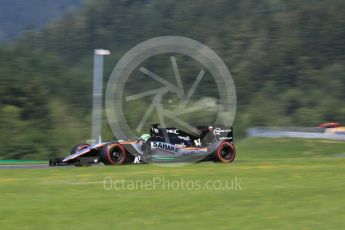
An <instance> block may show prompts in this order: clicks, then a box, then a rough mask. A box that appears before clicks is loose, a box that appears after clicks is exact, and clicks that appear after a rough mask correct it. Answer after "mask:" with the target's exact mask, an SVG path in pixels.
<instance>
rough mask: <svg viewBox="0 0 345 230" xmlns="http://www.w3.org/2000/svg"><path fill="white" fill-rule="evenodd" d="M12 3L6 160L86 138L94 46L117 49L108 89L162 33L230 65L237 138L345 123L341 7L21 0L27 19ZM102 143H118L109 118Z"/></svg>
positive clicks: (230, 0) (4, 63)
mask: <svg viewBox="0 0 345 230" xmlns="http://www.w3.org/2000/svg"><path fill="white" fill-rule="evenodd" d="M11 2H12V1H6V0H0V9H1V10H0V22H1V23H0V25H1V27H0V31H1V32H0V33H1V37H2V38H4V39H3V40H0V41H3V43H2V44H1V43H0V81H1V84H0V141H1V148H0V158H2V159H8V158H12V159H20V158H24V159H47V158H48V157H51V156H55V155H59V154H60V155H61V153H65V152H67V151H68V150H69V148H70V147H71V146H72V145H73V144H75V143H78V142H84V141H85V140H86V139H88V138H89V136H90V126H91V90H92V65H93V63H92V62H93V49H95V48H104V49H109V50H111V52H112V55H111V56H108V57H106V58H105V65H104V67H105V78H106V79H105V82H106V81H107V78H108V77H109V75H110V73H111V71H112V69H113V67H114V65H115V63H116V62H117V61H118V60H119V59H120V58H121V56H122V55H124V54H125V53H126V52H127V51H128V50H129V49H130V48H132V47H133V46H135V45H136V44H137V43H139V42H142V41H144V40H146V39H149V38H152V37H155V36H163V35H176V36H185V37H190V38H192V39H195V40H197V41H200V42H202V43H204V44H205V45H207V46H208V47H210V48H211V49H213V50H214V51H215V52H216V53H217V54H218V55H219V56H220V57H221V58H222V59H223V60H224V62H225V63H226V64H227V66H228V67H229V69H230V71H231V73H232V76H233V78H234V81H235V84H236V89H237V97H238V101H237V104H238V107H237V115H236V119H235V123H234V126H235V130H236V136H237V138H241V137H243V136H244V133H245V129H246V128H247V127H251V126H316V125H317V124H318V123H321V122H325V121H337V122H341V123H345V106H344V101H345V43H344V41H345V13H344V9H345V1H343V0H327V1H325V0H319V1H316V0H305V1H297V0H290V1H282V0H241V1H240V0H214V1H208V0H199V1H192V0H180V1H175V0H163V1H161V0H117V1H113V0H97V1H86V2H83V1H44V2H46V3H45V4H44V5H38V4H37V1H34V0H30V1H25V3H24V2H22V1H21V2H19V3H18V4H19V6H20V4H24V5H21V7H26V8H25V9H26V10H27V13H28V14H29V13H30V14H32V15H33V16H32V17H26V18H32V21H31V22H28V19H25V20H23V17H21V16H23V14H18V15H17V14H16V12H17V11H14V12H10V11H6V7H8V6H11V4H12V3H11ZM41 2H42V1H41ZM49 2H50V3H51V4H49ZM54 2H59V4H57V3H54ZM46 5H47V6H46ZM19 6H18V7H19ZM69 7H74V8H73V9H74V10H73V11H69V10H67V11H63V10H61V9H69ZM75 7H77V8H78V9H76V8H75ZM38 9H40V10H39V11H38ZM49 9H50V10H49ZM51 9H53V10H51ZM59 9H60V11H59ZM53 12H60V13H53ZM6 14H11V15H12V17H13V16H14V15H15V16H16V17H14V18H15V19H16V20H11V18H9V16H8V15H7V16H6ZM37 14H38V15H41V16H42V17H41V18H40V19H39V21H38V22H37V21H35V20H36V19H34V18H33V17H34V15H37ZM42 14H44V15H42ZM58 16H59V18H60V19H59V20H57V19H56V18H57V17H58ZM23 21H25V22H27V23H32V26H33V28H34V29H33V30H29V29H27V28H25V27H26V26H27V25H24V24H23ZM42 26H43V28H42ZM18 34H20V36H19V35H18ZM14 37H17V38H16V39H13V38H14ZM5 40H6V43H5ZM185 71H186V72H188V69H187V70H185ZM186 77H187V78H188V76H186ZM192 77H193V79H194V78H195V75H193V76H192ZM141 84H144V85H145V82H142V83H141ZM204 91H207V89H204ZM140 106H142V107H143V108H144V107H147V104H146V103H136V108H137V109H138V110H139V108H140ZM129 117H130V116H129ZM104 119H105V118H104ZM130 119H131V117H130ZM130 119H129V120H130ZM105 121H106V119H105ZM104 137H105V138H106V139H112V138H113V136H112V135H111V132H110V130H109V127H108V125H107V123H106V122H104Z"/></svg>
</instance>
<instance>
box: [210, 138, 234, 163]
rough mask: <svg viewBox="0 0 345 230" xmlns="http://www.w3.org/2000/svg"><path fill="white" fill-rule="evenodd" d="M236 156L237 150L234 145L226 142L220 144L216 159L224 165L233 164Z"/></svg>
mask: <svg viewBox="0 0 345 230" xmlns="http://www.w3.org/2000/svg"><path fill="white" fill-rule="evenodd" d="M235 156H236V150H235V146H234V144H233V143H230V142H227V141H224V142H222V143H220V145H219V146H218V148H217V150H216V152H215V158H216V161H218V162H222V163H231V162H233V161H234V159H235Z"/></svg>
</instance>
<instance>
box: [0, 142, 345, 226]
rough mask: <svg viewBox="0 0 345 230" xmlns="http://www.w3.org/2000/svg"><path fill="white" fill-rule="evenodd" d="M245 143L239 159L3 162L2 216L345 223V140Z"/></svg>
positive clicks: (28, 220) (62, 222)
mask: <svg viewBox="0 0 345 230" xmlns="http://www.w3.org/2000/svg"><path fill="white" fill-rule="evenodd" d="M322 143H323V144H324V145H323V144H322ZM320 144H321V145H320ZM280 146H281V147H280ZM318 146H322V147H318ZM265 148H266V149H265ZM237 149H238V160H237V161H235V162H234V163H232V164H215V163H211V162H205V163H200V164H193V165H187V166H182V167H163V166H156V165H127V166H120V167H88V168H75V167H65V168H64V167H62V168H50V169H25V170H1V171H0V194H1V196H0V204H1V205H0V213H1V215H0V226H1V229H14V228H18V229H47V228H49V229H63V228H71V229H115V228H117V229H152V228H156V229H179V228H186V229H344V227H345V221H344V218H343V213H344V209H345V203H344V202H343V201H344V200H345V195H344V187H345V184H344V175H345V167H344V166H345V158H344V157H342V155H339V154H341V153H343V152H344V151H345V143H344V142H336V143H328V142H324V141H315V140H314V141H310V140H302V141H301V140H298V141H296V140H295V139H273V140H272V139H256V138H254V139H247V140H244V141H242V142H240V143H238V145H237ZM310 151H311V153H310ZM285 154H288V155H289V156H286V155H285ZM105 178H108V179H107V180H106V182H107V183H106V184H105V185H106V186H107V188H110V189H105V187H104V183H103V182H104V179H105ZM110 179H111V180H112V181H113V182H115V181H117V182H116V183H114V184H112V186H110V185H111V184H110V183H109V181H110ZM236 181H237V184H236ZM153 183H154V184H153ZM231 183H232V184H231ZM145 185H146V189H145ZM231 185H233V186H231Z"/></svg>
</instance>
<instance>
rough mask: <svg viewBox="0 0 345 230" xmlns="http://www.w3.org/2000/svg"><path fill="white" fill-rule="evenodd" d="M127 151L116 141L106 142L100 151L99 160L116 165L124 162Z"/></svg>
mask: <svg viewBox="0 0 345 230" xmlns="http://www.w3.org/2000/svg"><path fill="white" fill-rule="evenodd" d="M126 158H127V153H126V150H125V148H124V147H123V146H122V145H121V144H118V143H110V144H106V145H105V146H104V147H103V148H102V149H101V152H100V161H101V162H103V163H104V164H105V165H118V164H123V163H125V161H126Z"/></svg>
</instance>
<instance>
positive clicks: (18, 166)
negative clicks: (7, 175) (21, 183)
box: [0, 162, 49, 169]
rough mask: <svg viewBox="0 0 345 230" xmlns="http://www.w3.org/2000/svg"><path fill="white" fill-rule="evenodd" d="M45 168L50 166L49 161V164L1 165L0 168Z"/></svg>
mask: <svg viewBox="0 0 345 230" xmlns="http://www.w3.org/2000/svg"><path fill="white" fill-rule="evenodd" d="M43 168H49V166H48V162H47V164H22V165H17V164H13V165H11V164H8V165H0V169H43Z"/></svg>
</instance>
